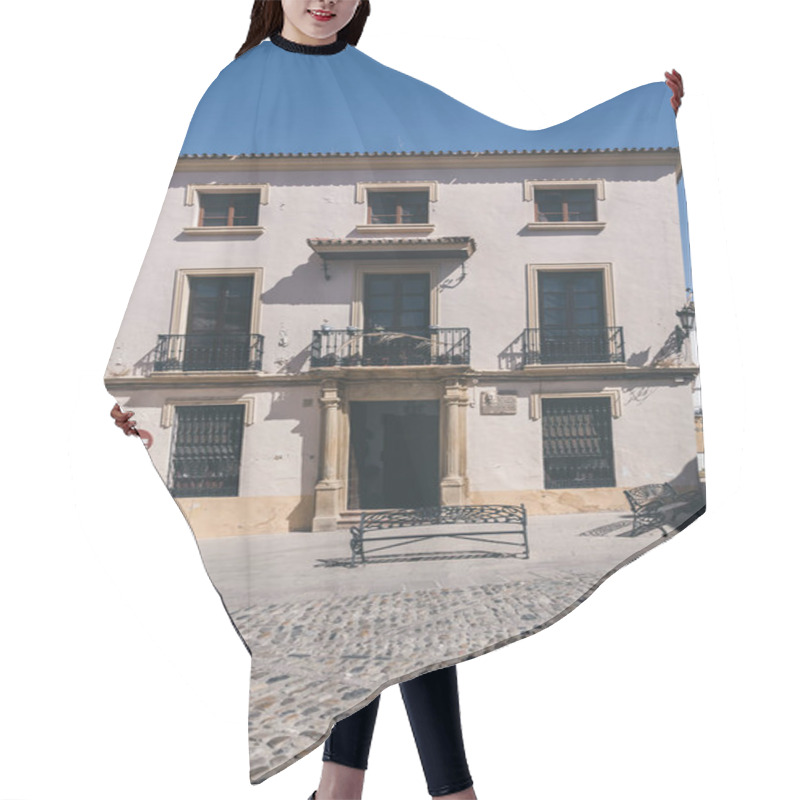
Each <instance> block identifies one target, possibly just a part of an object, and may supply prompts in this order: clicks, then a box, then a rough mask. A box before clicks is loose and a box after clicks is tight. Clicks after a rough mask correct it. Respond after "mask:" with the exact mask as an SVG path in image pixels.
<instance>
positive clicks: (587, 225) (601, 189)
mask: <svg viewBox="0 0 800 800" xmlns="http://www.w3.org/2000/svg"><path fill="white" fill-rule="evenodd" d="M536 189H594V197H595V203H596V204H597V220H595V221H591V222H590V221H576V222H537V221H536V220H533V222H529V223H528V224H527V225H526V226H525V229H526V230H528V231H545V230H546V231H576V230H583V231H599V230H603V228H605V226H606V223H605V220H603V219H601V214H600V209H601V206H600V203H601V202H602V201H604V200H605V199H606V187H605V181H604V180H603V179H602V178H598V179H591V180H589V179H580V180H573V179H565V180H557V181H554V180H538V179H535V178H534V179H531V178H529V179H526V180H525V181H524V183H523V198H524V199H525V201H527V202H529V203H532V202H533V198H534V193H535V191H536Z"/></svg>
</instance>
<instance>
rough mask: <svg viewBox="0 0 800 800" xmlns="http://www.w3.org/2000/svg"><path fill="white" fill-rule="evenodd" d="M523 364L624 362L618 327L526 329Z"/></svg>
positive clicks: (523, 342) (623, 347)
mask: <svg viewBox="0 0 800 800" xmlns="http://www.w3.org/2000/svg"><path fill="white" fill-rule="evenodd" d="M522 347H523V364H617V363H625V344H624V341H623V338H622V328H620V327H615V328H601V327H596V326H587V327H585V328H526V329H525V332H524V335H523V337H522Z"/></svg>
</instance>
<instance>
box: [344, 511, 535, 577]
mask: <svg viewBox="0 0 800 800" xmlns="http://www.w3.org/2000/svg"><path fill="white" fill-rule="evenodd" d="M468 525H480V526H484V529H483V530H481V529H478V530H474V531H473V530H468V529H466V526H468ZM487 525H493V526H495V525H506V526H511V527H510V529H503V530H494V529H493V530H486V529H485V526H487ZM450 526H460V527H459V528H457V529H456V530H452V529H450ZM384 531H385V533H383V532H384ZM350 533H351V536H352V538H351V540H350V550H351V552H352V557H351V560H350V566H355V563H356V558H360V559H361V563H362V564H366V562H367V559H366V555H367V554H373V553H376V552H378V551H381V550H391V549H394V548H396V547H401V546H403V545H407V544H410V543H413V542H422V541H427V540H430V539H437V538H441V537H449V538H454V539H465V540H467V541H469V542H471V543H477V542H480V543H487V544H502V545H509V544H510V545H511V546H512V547H514V548H515V552H514V553H513V554H512V555H514V556H516V557H517V558H528V557H529V550H528V525H527V513H526V511H525V506H524V505H519V506H506V505H483V506H480V505H476V506H430V507H427V508H398V509H392V510H388V511H386V510H384V511H362V512H361V521H360V522H359V524H358V525H353V527H351V528H350ZM488 537H492V538H488ZM494 537H519V538H520V541H513V540H512V541H508V540H507V539H506V540H503V539H497V538H494ZM374 542H378V543H380V544H379V545H378V546H377V547H370V548H369V549H367V548H366V547H365V545H366V544H367V543H369V544H372V543H374ZM386 542H393V544H386ZM415 555H416V556H417V557H421V558H424V557H425V556H426V554H425V553H424V552H422V553H416V554H415ZM507 555H508V554H506V553H500V552H497V551H492V550H485V549H481V550H480V551H479V552H477V553H476V552H475V551H474V550H473V551H467V554H466V555H465V553H464V551H451V552H448V553H444V554H441V553H437V554H436V555H435V556H431V555H430V554H428V557H429V558H430V557H438V558H464V557H480V556H484V557H487V558H490V557H495V558H497V557H501V556H507Z"/></svg>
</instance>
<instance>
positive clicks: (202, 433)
mask: <svg viewBox="0 0 800 800" xmlns="http://www.w3.org/2000/svg"><path fill="white" fill-rule="evenodd" d="M244 411H245V407H244V405H241V404H238V405H214V406H177V407H176V408H175V423H174V426H173V436H172V459H171V462H170V479H169V486H170V492H171V493H172V495H173V496H174V497H236V496H237V495H238V494H239V472H240V468H241V457H242V438H243V434H244Z"/></svg>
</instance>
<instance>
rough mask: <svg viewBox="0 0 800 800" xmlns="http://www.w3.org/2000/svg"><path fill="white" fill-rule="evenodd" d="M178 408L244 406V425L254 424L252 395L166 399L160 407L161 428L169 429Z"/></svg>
mask: <svg viewBox="0 0 800 800" xmlns="http://www.w3.org/2000/svg"><path fill="white" fill-rule="evenodd" d="M178 406H244V424H245V426H248V425H252V424H253V423H254V422H255V408H256V398H255V397H254V396H252V395H247V396H245V397H239V398H237V399H236V400H231V398H229V397H194V398H191V399H184V398H180V399H175V398H167V399H166V400H164V404H163V405H162V406H161V427H162V428H171V427H172V425H173V423H174V421H175V409H176V407H178Z"/></svg>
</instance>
